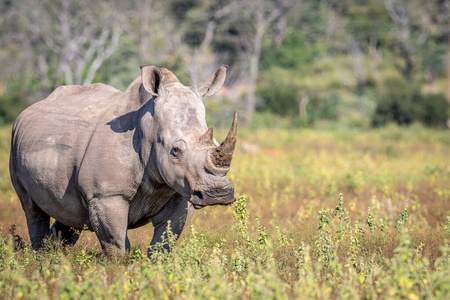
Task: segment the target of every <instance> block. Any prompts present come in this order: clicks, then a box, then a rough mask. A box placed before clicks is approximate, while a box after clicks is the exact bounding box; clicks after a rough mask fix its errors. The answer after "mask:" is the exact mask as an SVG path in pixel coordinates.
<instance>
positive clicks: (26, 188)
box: [10, 65, 237, 255]
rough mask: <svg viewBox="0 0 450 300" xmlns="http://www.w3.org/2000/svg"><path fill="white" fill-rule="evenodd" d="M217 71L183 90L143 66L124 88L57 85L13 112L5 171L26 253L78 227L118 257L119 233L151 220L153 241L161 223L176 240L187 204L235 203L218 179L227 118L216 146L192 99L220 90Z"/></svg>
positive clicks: (226, 160)
mask: <svg viewBox="0 0 450 300" xmlns="http://www.w3.org/2000/svg"><path fill="white" fill-rule="evenodd" d="M226 69H227V66H221V67H220V68H219V69H218V70H217V71H216V72H215V73H214V74H213V75H211V76H210V77H208V78H207V79H205V80H204V81H203V82H201V83H199V84H197V85H195V86H192V87H187V86H184V85H183V84H181V83H180V81H179V80H178V79H177V77H176V76H175V75H174V74H173V73H172V72H171V71H169V70H167V69H165V68H158V67H155V66H150V65H148V66H143V67H141V72H142V74H141V76H139V77H138V78H136V79H135V80H134V81H133V83H131V85H130V86H129V87H128V88H127V89H126V91H125V92H121V91H119V90H117V89H115V88H113V87H110V86H107V85H104V84H92V85H88V86H61V87H59V88H57V89H56V90H55V91H54V92H53V93H52V94H51V95H50V96H49V97H48V98H46V99H44V100H42V101H40V102H37V103H36V104H34V105H32V106H30V107H29V108H27V109H26V110H25V111H24V112H22V114H21V115H20V116H19V117H18V118H17V120H16V122H15V123H14V127H13V132H12V145H11V156H10V173H11V180H12V183H13V185H14V188H15V189H16V191H17V194H18V196H19V199H20V201H21V203H22V207H23V210H24V211H25V215H26V219H27V224H28V232H29V234H30V239H31V243H32V247H33V248H34V249H39V248H40V247H42V241H43V239H44V238H45V237H47V236H50V237H52V238H56V237H57V236H59V237H61V238H62V240H63V243H64V244H72V245H73V244H75V243H76V241H77V239H78V237H79V234H78V231H77V230H81V229H83V228H85V227H87V228H88V229H89V230H92V231H94V232H95V233H96V235H97V237H98V239H99V241H100V244H101V246H102V248H103V249H104V250H106V252H107V253H108V254H119V255H122V254H123V253H124V251H125V249H128V248H129V246H130V244H129V241H128V238H127V230H128V229H132V228H137V227H140V226H143V225H145V224H148V223H149V222H152V223H153V225H154V227H155V233H154V235H153V239H152V241H151V245H155V244H156V243H158V242H162V241H163V240H164V237H163V235H164V232H165V231H166V229H167V226H168V224H170V225H171V230H172V232H174V233H175V234H177V235H178V236H179V235H180V234H181V232H182V231H183V229H184V227H185V226H186V224H187V222H188V221H189V219H190V218H191V217H192V215H193V212H194V210H195V209H194V208H196V209H198V208H201V207H204V206H206V205H216V204H222V205H225V204H230V203H232V202H233V201H235V197H234V187H233V184H231V183H230V181H229V180H228V179H227V176H226V174H227V172H228V171H229V169H230V163H231V158H232V154H233V150H234V148H235V145H236V134H237V115H236V112H235V115H234V119H233V123H232V126H231V129H230V132H229V133H228V136H227V138H226V139H225V140H224V141H223V143H222V144H220V145H219V144H218V143H217V142H216V141H215V139H214V137H213V128H212V127H210V128H209V129H208V128H207V126H206V121H205V107H204V105H203V102H202V99H201V97H204V96H210V95H213V94H214V93H216V92H217V91H218V90H219V89H220V88H221V87H222V85H223V83H224V81H225V77H226ZM50 217H53V218H54V219H55V220H56V221H55V223H54V224H53V226H52V227H51V228H49V227H50ZM74 229H77V230H74ZM165 247H166V248H167V249H168V248H169V247H168V245H167V244H166V245H165ZM149 255H150V250H149Z"/></svg>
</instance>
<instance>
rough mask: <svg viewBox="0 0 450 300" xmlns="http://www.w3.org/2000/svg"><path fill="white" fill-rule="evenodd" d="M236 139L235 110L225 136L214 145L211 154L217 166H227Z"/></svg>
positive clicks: (231, 156) (229, 163)
mask: <svg viewBox="0 0 450 300" xmlns="http://www.w3.org/2000/svg"><path fill="white" fill-rule="evenodd" d="M236 141H237V111H235V112H234V117H233V124H232V125H231V128H230V131H229V132H228V135H227V138H226V139H225V140H224V141H223V142H222V144H220V146H218V147H216V148H215V149H214V151H213V152H212V154H211V156H212V157H211V158H212V161H213V162H214V164H215V165H216V166H217V167H229V166H230V165H231V159H232V158H233V151H234V148H235V147H236Z"/></svg>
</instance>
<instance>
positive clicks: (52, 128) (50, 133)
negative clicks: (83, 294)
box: [11, 84, 121, 227]
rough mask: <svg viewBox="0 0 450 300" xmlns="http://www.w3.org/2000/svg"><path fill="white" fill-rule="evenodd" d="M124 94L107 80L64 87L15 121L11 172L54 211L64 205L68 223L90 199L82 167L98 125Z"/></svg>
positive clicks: (34, 196) (50, 211)
mask: <svg viewBox="0 0 450 300" xmlns="http://www.w3.org/2000/svg"><path fill="white" fill-rule="evenodd" d="M120 94H121V92H120V91H119V90H117V89H114V88H112V87H110V86H107V85H104V84H93V85H89V86H63V87H59V88H57V89H56V90H55V91H54V92H53V93H52V94H51V95H50V96H49V97H47V98H46V99H44V100H42V101H40V102H37V103H35V104H34V105H32V106H30V107H29V108H27V109H26V110H25V111H24V112H23V113H22V114H21V115H20V116H19V117H18V118H17V120H16V122H15V123H14V128H13V137H12V147H11V161H12V165H13V167H12V170H11V173H12V174H11V176H14V179H15V180H16V181H17V182H19V183H20V184H21V186H22V187H23V188H24V189H25V190H26V191H27V192H28V193H29V194H32V195H33V196H32V197H33V199H34V200H36V202H37V203H38V205H39V206H40V207H41V209H43V210H44V211H46V212H47V213H48V214H49V215H52V216H54V211H64V214H65V216H62V218H63V219H66V220H67V222H65V223H66V224H67V225H72V226H75V225H77V224H75V223H77V222H78V220H79V219H80V218H79V217H80V216H77V215H76V212H80V205H84V204H83V203H81V202H80V200H81V199H80V195H79V194H78V192H77V186H76V173H77V170H78V167H79V165H80V163H81V161H82V159H83V156H84V153H85V151H86V148H87V146H88V144H89V141H90V139H91V137H92V134H93V133H94V132H95V130H96V127H97V126H98V124H99V123H101V122H103V119H104V118H107V117H105V116H104V115H105V114H107V112H108V110H109V108H110V107H111V106H113V105H114V103H115V101H116V100H117V97H118V96H119V95H120ZM70 198H73V199H72V201H67V200H68V199H69V200H70ZM54 217H55V216H54ZM71 218H73V220H71ZM81 219H83V217H82V218H81ZM75 227H76V226H75Z"/></svg>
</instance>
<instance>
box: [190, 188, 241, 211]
mask: <svg viewBox="0 0 450 300" xmlns="http://www.w3.org/2000/svg"><path fill="white" fill-rule="evenodd" d="M230 192H231V193H230ZM233 192H234V190H233V189H232V190H231V191H227V193H226V194H227V195H226V197H224V193H223V192H221V193H219V195H214V194H212V195H209V193H207V192H199V191H194V192H193V193H192V196H191V198H190V199H189V202H191V203H192V206H194V208H195V209H201V208H203V207H205V206H208V205H230V204H231V203H233V202H234V201H235V200H236V198H235V197H234V193H233Z"/></svg>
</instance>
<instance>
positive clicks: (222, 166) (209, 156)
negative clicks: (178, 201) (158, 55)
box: [141, 66, 237, 209]
mask: <svg viewBox="0 0 450 300" xmlns="http://www.w3.org/2000/svg"><path fill="white" fill-rule="evenodd" d="M141 69H142V86H143V88H144V89H145V91H146V92H147V93H149V94H150V95H152V96H153V97H155V98H154V99H155V101H154V103H155V105H154V113H153V120H154V124H155V126H156V129H157V130H156V131H154V132H155V136H154V139H155V143H154V144H155V151H156V154H157V155H156V156H157V160H156V164H157V169H158V172H159V175H160V176H161V178H162V179H163V180H164V181H165V182H166V183H167V184H168V185H169V186H170V187H172V188H173V189H174V190H176V191H177V192H178V193H179V194H181V195H182V196H183V197H185V198H186V199H188V200H189V201H190V202H191V203H192V204H193V206H194V207H195V208H197V209H199V208H202V207H204V206H207V205H217V204H222V205H224V204H229V203H232V202H233V201H235V197H234V187H233V184H232V183H231V182H230V181H229V180H228V178H227V176H226V174H227V172H228V171H229V170H230V164H231V159H232V155H233V150H234V148H235V145H236V136H237V114H236V112H235V115H234V119H233V123H232V126H231V129H230V132H229V133H228V136H227V138H226V139H225V140H224V141H223V142H222V144H220V145H219V144H218V143H217V142H216V141H215V139H214V137H213V128H212V126H211V127H210V128H209V129H208V127H207V126H206V121H205V107H204V105H203V101H202V97H204V96H210V95H213V94H215V93H216V92H217V91H218V90H219V89H220V88H221V87H222V85H223V83H224V81H225V77H226V69H227V67H226V66H221V67H220V68H219V69H218V70H217V71H216V72H215V73H214V74H212V75H211V76H210V77H208V78H207V79H205V80H204V81H203V82H201V83H199V84H196V85H195V86H192V87H189V86H184V85H183V84H181V83H180V81H179V80H178V79H177V78H176V77H175V75H174V74H173V73H172V72H171V71H169V70H167V69H165V68H161V69H159V68H157V67H154V66H144V67H141Z"/></svg>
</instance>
